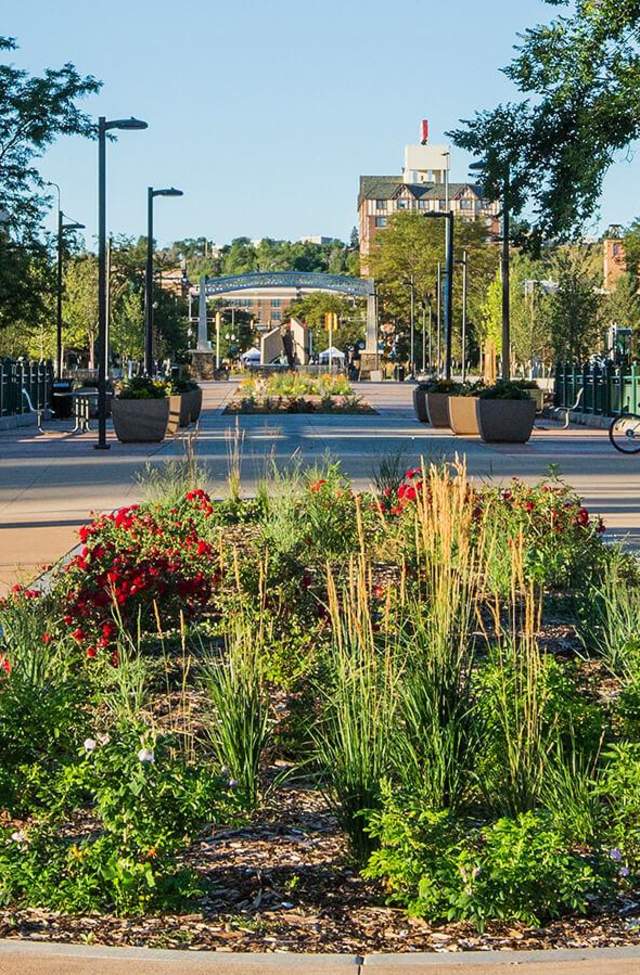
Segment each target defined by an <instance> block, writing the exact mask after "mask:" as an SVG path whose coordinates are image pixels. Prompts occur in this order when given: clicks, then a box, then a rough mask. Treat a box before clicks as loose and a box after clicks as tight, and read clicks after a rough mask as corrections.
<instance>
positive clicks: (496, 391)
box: [477, 379, 531, 400]
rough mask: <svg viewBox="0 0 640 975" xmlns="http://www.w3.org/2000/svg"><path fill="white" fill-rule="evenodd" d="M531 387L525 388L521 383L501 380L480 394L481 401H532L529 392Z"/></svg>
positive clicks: (482, 390)
mask: <svg viewBox="0 0 640 975" xmlns="http://www.w3.org/2000/svg"><path fill="white" fill-rule="evenodd" d="M528 389H531V387H530V386H524V385H523V384H522V383H519V382H510V381H509V380H507V379H500V380H499V381H498V382H497V383H495V384H494V385H493V386H487V387H485V389H481V390H480V391H479V392H478V394H477V395H478V396H479V397H480V399H510V400H525V399H530V398H531V397H530V396H529V394H528V392H527V390H528Z"/></svg>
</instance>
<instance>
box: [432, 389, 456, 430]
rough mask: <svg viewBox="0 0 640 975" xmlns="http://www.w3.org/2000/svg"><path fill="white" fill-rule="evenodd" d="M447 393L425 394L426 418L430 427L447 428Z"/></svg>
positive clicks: (448, 396) (448, 398) (448, 397)
mask: <svg viewBox="0 0 640 975" xmlns="http://www.w3.org/2000/svg"><path fill="white" fill-rule="evenodd" d="M450 399H451V397H450V395H449V393H427V416H428V417H429V422H430V423H431V426H432V427H448V426H449V400H450Z"/></svg>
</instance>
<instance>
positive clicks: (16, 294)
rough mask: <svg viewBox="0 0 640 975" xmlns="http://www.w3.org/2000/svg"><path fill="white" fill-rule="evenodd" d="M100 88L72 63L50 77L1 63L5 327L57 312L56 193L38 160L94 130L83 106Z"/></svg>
mask: <svg viewBox="0 0 640 975" xmlns="http://www.w3.org/2000/svg"><path fill="white" fill-rule="evenodd" d="M15 48H16V43H15V40H14V38H9V37H0V52H2V53H3V54H4V53H5V52H11V51H14V50H15ZM100 87H101V85H100V82H98V81H96V79H95V78H93V77H91V75H87V76H84V77H83V76H82V75H80V74H79V73H78V71H77V70H76V68H75V67H74V66H73V65H72V64H65V65H64V66H63V67H62V68H48V69H47V70H46V71H45V72H44V74H43V75H42V76H36V75H34V76H30V75H29V73H28V72H27V71H25V70H24V69H21V68H18V67H16V65H14V64H10V63H9V64H2V65H0V91H1V92H2V98H1V99H0V146H1V147H2V149H1V151H0V186H1V187H2V194H1V201H0V202H1V204H2V209H3V210H4V211H6V213H7V215H8V220H9V222H8V232H7V228H6V227H3V228H2V230H0V329H2V328H4V327H6V326H7V325H11V324H13V323H15V322H17V323H25V324H26V325H27V326H28V328H32V327H33V324H34V321H37V320H38V318H40V317H44V315H45V314H46V312H47V311H49V310H50V309H49V308H48V307H47V296H48V295H47V293H48V292H49V289H50V288H52V284H53V282H52V278H53V268H52V266H51V264H50V262H49V259H48V254H47V250H46V246H45V242H44V241H43V239H42V236H41V229H40V224H41V220H42V217H43V215H44V213H45V211H46V209H47V208H48V204H49V202H50V197H47V196H46V193H45V185H46V184H45V182H44V180H43V179H42V177H41V175H40V173H39V172H38V169H37V168H36V160H37V159H38V158H39V157H40V156H41V155H42V154H43V152H45V151H46V149H47V148H48V147H49V146H50V145H51V144H52V143H53V142H55V141H56V139H57V138H58V137H59V136H61V135H83V136H91V135H93V133H94V124H93V122H92V121H91V119H90V118H89V116H87V115H86V114H85V113H84V112H82V111H81V110H80V109H79V107H78V104H77V103H78V101H79V100H81V99H82V98H85V97H86V96H87V95H92V94H95V93H96V92H98V91H99V90H100Z"/></svg>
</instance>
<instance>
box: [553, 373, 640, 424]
mask: <svg viewBox="0 0 640 975" xmlns="http://www.w3.org/2000/svg"><path fill="white" fill-rule="evenodd" d="M580 390H582V391H583V392H582V396H581V398H580V402H579V404H578V409H577V410H576V411H575V412H578V413H583V414H585V415H591V416H616V415H617V414H618V413H626V412H628V413H638V412H640V366H639V365H638V364H637V363H634V364H633V365H631V366H627V367H622V366H615V365H614V364H613V363H609V362H606V363H605V364H604V365H597V364H592V363H589V364H587V365H584V366H577V365H570V364H567V363H561V364H559V365H558V366H557V367H556V374H555V389H554V404H555V406H559V407H565V408H569V407H572V404H574V403H575V402H576V400H577V399H578V396H579V395H580Z"/></svg>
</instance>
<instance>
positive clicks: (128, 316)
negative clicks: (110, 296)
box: [109, 287, 144, 359]
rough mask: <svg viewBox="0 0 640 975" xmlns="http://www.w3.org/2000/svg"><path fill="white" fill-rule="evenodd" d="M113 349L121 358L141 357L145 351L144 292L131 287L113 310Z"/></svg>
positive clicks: (122, 295) (110, 333) (110, 334)
mask: <svg viewBox="0 0 640 975" xmlns="http://www.w3.org/2000/svg"><path fill="white" fill-rule="evenodd" d="M109 339H110V345H111V350H112V352H113V353H115V354H116V355H117V356H119V357H120V358H121V359H141V358H142V355H143V351H144V302H143V298H142V292H141V291H140V290H139V289H137V288H135V287H130V288H129V289H128V290H127V291H124V292H123V293H122V294H121V295H120V297H119V300H118V301H117V302H115V304H114V307H113V308H112V312H111V324H110V330H109Z"/></svg>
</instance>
